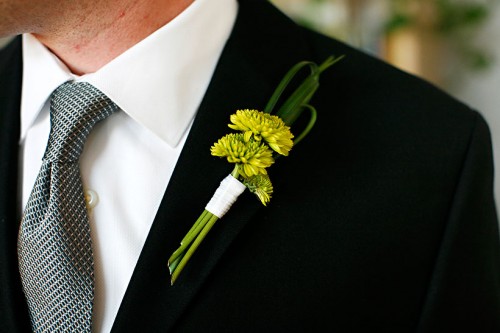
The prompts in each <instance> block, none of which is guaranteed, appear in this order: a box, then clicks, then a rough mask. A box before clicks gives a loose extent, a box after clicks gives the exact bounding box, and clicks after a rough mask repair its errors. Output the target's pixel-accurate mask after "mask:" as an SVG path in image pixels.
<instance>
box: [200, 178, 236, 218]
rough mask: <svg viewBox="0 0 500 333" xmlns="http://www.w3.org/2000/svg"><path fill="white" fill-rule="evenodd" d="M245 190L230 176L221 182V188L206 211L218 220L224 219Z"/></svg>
mask: <svg viewBox="0 0 500 333" xmlns="http://www.w3.org/2000/svg"><path fill="white" fill-rule="evenodd" d="M245 189H246V186H245V185H243V184H242V183H241V182H240V181H239V180H237V179H236V178H234V177H233V176H231V175H229V176H227V177H226V178H224V179H223V180H222V181H221V182H220V186H219V188H218V189H217V190H216V191H215V193H214V195H213V197H212V199H210V202H209V203H208V204H207V206H206V207H205V209H206V210H208V211H209V212H210V213H212V214H214V215H215V216H217V217H218V218H222V217H223V216H224V214H226V213H227V211H228V210H229V208H231V206H232V205H233V203H234V202H235V201H236V199H238V196H239V195H240V194H241V193H243V191H245Z"/></svg>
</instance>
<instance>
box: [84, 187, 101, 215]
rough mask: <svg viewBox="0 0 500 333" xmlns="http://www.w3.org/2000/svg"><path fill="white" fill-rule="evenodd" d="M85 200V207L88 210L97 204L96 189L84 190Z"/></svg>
mask: <svg viewBox="0 0 500 333" xmlns="http://www.w3.org/2000/svg"><path fill="white" fill-rule="evenodd" d="M85 202H86V203H87V208H88V209H89V210H90V209H92V208H94V207H95V206H97V203H98V202H99V196H98V195H97V192H96V191H93V190H86V191H85Z"/></svg>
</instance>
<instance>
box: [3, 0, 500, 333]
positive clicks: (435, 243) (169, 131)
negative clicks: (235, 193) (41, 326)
mask: <svg viewBox="0 0 500 333" xmlns="http://www.w3.org/2000/svg"><path fill="white" fill-rule="evenodd" d="M0 15H1V19H0V33H1V34H3V35H6V34H19V33H29V34H27V35H24V36H23V37H22V38H20V37H18V38H16V39H15V40H14V41H13V42H12V43H11V44H10V45H9V46H7V47H6V48H5V49H4V50H2V52H1V53H0V88H1V90H0V110H1V112H0V128H1V130H0V133H1V137H0V175H1V178H0V228H1V229H0V235H1V236H0V309H1V312H0V326H1V331H2V332H29V331H30V330H31V320H32V319H33V316H34V315H33V311H34V310H32V309H28V306H27V300H26V294H29V293H30V291H29V290H27V289H26V288H25V290H24V292H23V283H22V281H21V277H20V274H19V263H18V253H17V252H18V244H17V242H18V233H19V228H20V221H21V212H22V210H23V209H24V207H25V206H26V202H27V201H28V200H29V193H30V191H31V189H32V187H33V184H34V183H35V178H36V177H37V174H38V170H39V169H40V166H41V165H42V161H41V159H42V157H43V154H44V151H45V147H46V142H47V138H48V136H49V131H50V122H49V108H50V107H51V105H49V104H51V102H50V101H49V96H50V95H51V93H52V91H53V90H54V89H56V88H57V87H58V86H59V85H60V84H62V83H64V82H65V81H68V80H69V81H72V80H73V81H77V82H80V81H83V82H89V83H90V84H92V85H93V86H95V87H97V88H98V89H99V90H100V91H102V92H103V93H104V94H106V95H107V96H108V97H109V98H110V100H111V101H112V102H114V103H116V104H117V106H118V108H119V109H120V111H118V112H117V113H116V114H113V115H111V116H110V117H109V119H106V120H104V121H102V123H100V124H99V125H97V126H96V127H95V128H94V129H93V131H92V133H91V134H90V136H89V138H88V140H87V142H86V144H85V149H84V151H83V154H82V156H81V160H80V163H79V164H80V169H81V174H82V180H83V186H84V188H85V190H86V195H87V197H88V198H91V200H90V201H91V202H89V209H88V213H89V219H90V228H91V238H92V244H93V245H92V247H93V258H94V262H95V265H94V270H95V272H94V274H95V290H94V294H95V300H94V307H93V310H92V330H93V332H109V331H112V332H170V331H172V332H187V331H189V332H195V331H208V332H220V331H226V332H234V331H242V332H256V331H259V330H261V331H298V332H303V331H334V332H415V331H416V332H452V331H455V332H496V331H499V330H500V315H499V314H500V256H499V253H500V252H499V249H500V248H499V242H498V227H497V217H496V212H495V206H494V202H493V194H492V178H493V168H492V157H491V145H490V137H489V132H488V128H487V125H486V124H485V122H484V120H483V119H482V117H481V116H480V115H479V114H478V113H476V112H475V111H472V110H470V109H469V108H468V107H467V106H465V105H463V104H461V103H460V102H458V101H455V100H453V99H452V98H450V97H449V96H446V95H445V94H443V93H442V92H440V91H438V90H437V89H435V88H434V87H432V86H430V85H428V84H426V83H424V82H422V81H420V80H418V79H416V78H414V77H410V76H409V75H407V74H404V73H402V72H400V71H397V70H396V69H394V68H391V67H390V66H387V65H385V64H383V63H381V62H380V61H377V60H375V59H372V58H370V57H368V56H366V55H364V54H362V53H360V52H358V51H356V50H353V49H351V48H350V47H348V46H346V45H344V44H342V43H340V42H337V41H333V40H329V39H327V38H325V37H322V36H320V35H317V34H315V33H312V32H310V31H307V30H305V29H303V28H300V27H298V26H296V25H295V24H293V23H292V22H291V21H289V20H288V19H287V18H286V17H284V16H283V15H282V14H281V13H279V12H278V11H277V10H276V9H274V8H272V7H271V5H269V4H268V3H267V2H266V1H264V0H240V1H239V2H238V3H236V2H235V1H234V0H210V1H208V0H198V1H189V0H185V1H184V0H171V1H160V0H157V1H148V2H136V1H128V0H106V1H99V2H97V3H96V2H95V1H90V0H79V1H71V2H68V1H65V2H58V1H53V0H50V1H30V2H28V1H26V2H25V1H15V0H0ZM330 55H345V58H344V60H342V61H341V62H340V63H338V64H336V65H335V66H334V67H332V68H331V69H329V70H327V71H326V72H324V73H323V75H322V77H321V86H320V89H319V91H318V92H317V94H316V95H315V97H314V99H313V100H312V104H313V105H314V106H315V107H316V109H318V123H317V125H316V126H315V127H314V129H313V131H312V132H311V133H310V134H309V135H308V136H307V137H306V138H305V139H304V141H303V142H301V143H300V145H297V146H296V147H294V149H292V152H291V153H290V157H287V158H286V159H280V160H279V161H277V163H276V164H275V165H273V167H272V168H271V169H270V175H271V178H272V180H273V184H274V188H275V192H274V196H273V199H272V201H271V203H270V204H269V205H268V207H263V206H262V205H260V204H259V202H258V201H257V200H256V199H255V198H254V197H253V195H251V194H249V193H248V191H247V192H246V193H244V194H243V195H242V196H241V197H240V198H239V199H238V201H237V202H236V203H235V205H234V206H233V207H232V209H231V210H230V211H229V212H228V214H227V215H226V216H224V218H223V219H221V220H220V221H218V222H217V224H216V225H215V226H214V228H213V229H212V231H211V232H210V234H209V236H207V238H206V239H205V241H204V242H203V243H202V244H201V246H200V248H199V249H198V251H197V252H196V253H195V255H194V256H193V257H192V259H191V261H190V262H189V264H188V266H186V268H185V270H184V271H183V273H182V275H181V276H180V277H179V279H178V281H177V282H176V283H175V285H173V286H170V283H169V280H170V279H169V272H168V268H167V260H168V257H169V256H170V254H171V253H172V252H173V251H174V250H175V249H176V248H177V247H178V244H179V242H180V240H181V239H182V237H183V236H184V234H185V233H186V232H187V231H188V230H189V228H190V226H191V225H192V223H193V222H194V220H195V219H196V218H197V217H198V215H199V213H200V212H201V210H202V209H203V207H204V206H205V205H206V203H207V202H208V200H209V199H210V197H211V195H212V194H213V191H214V190H215V189H216V188H217V186H218V184H219V182H220V181H221V180H222V179H223V178H224V177H225V176H226V175H227V174H228V173H229V172H230V171H231V167H230V166H228V165H227V163H225V162H223V161H221V160H219V159H216V158H214V157H211V156H210V153H209V150H210V147H211V145H212V144H213V143H214V142H215V141H216V140H217V139H218V138H220V137H221V136H223V135H224V134H226V133H227V132H228V128H227V123H228V121H229V115H230V114H232V113H234V111H235V110H237V109H244V108H259V109H262V108H263V107H264V105H265V103H266V102H267V100H268V99H269V97H270V96H271V94H272V92H273V90H274V88H275V86H276V85H277V84H278V83H279V81H280V79H281V78H282V76H283V75H284V73H285V72H286V71H287V70H288V69H289V68H290V67H291V66H293V65H294V64H296V63H297V62H299V61H302V60H311V61H315V62H318V63H319V62H321V61H323V60H324V59H326V58H327V57H328V56H330ZM293 130H294V128H292V131H293ZM297 130H298V131H299V129H297ZM96 202H97V204H96ZM21 206H22V207H21ZM20 242H21V241H20ZM20 244H21V243H20ZM19 246H21V247H22V246H23V245H22V244H21V245H19ZM48 255H49V254H48ZM42 259H44V258H40V260H42ZM23 278H24V277H23ZM47 278H48V279H49V278H50V277H47ZM28 302H30V301H29V300H28ZM30 304H31V303H30ZM30 314H31V317H32V319H31V320H30ZM72 329H75V328H74V327H70V328H66V330H72ZM53 331H65V328H62V327H55V328H53Z"/></svg>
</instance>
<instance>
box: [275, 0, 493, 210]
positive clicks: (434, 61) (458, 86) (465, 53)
mask: <svg viewBox="0 0 500 333" xmlns="http://www.w3.org/2000/svg"><path fill="white" fill-rule="evenodd" d="M271 2H273V3H274V4H275V5H276V6H277V7H279V8H280V9H281V10H282V11H284V12H285V13H286V14H288V16H290V17H291V18H292V19H294V20H295V21H297V22H299V23H301V24H302V25H306V26H308V27H310V28H312V29H315V30H317V31H320V32H322V33H324V34H326V35H329V36H331V37H335V38H337V39H340V40H342V41H344V42H346V43H347V44H350V45H352V46H355V47H357V48H359V49H362V50H364V51H365V52H367V53H369V54H371V55H373V56H375V57H378V58H381V59H383V60H385V61H387V62H389V63H391V64H393V65H394V66H396V67H399V68H401V69H403V70H405V71H407V72H410V73H412V74H415V75H417V76H420V77H422V78H424V79H426V80H428V81H430V82H432V83H433V84H434V85H436V86H438V87H439V88H441V89H442V90H444V91H446V92H447V93H449V94H451V95H452V96H454V97H456V98H458V99H460V100H462V101H463V102H465V103H466V104H468V105H469V106H471V107H472V108H474V109H476V110H478V111H480V112H481V114H482V115H483V116H484V117H485V118H486V120H487V121H488V124H489V126H490V129H491V132H492V137H493V151H494V155H495V166H496V169H497V175H496V179H495V195H496V201H497V207H499V208H500V0H271Z"/></svg>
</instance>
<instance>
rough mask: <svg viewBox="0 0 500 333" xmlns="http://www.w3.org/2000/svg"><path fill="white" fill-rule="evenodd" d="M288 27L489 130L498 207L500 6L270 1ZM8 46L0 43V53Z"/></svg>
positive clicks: (405, 0)
mask: <svg viewBox="0 0 500 333" xmlns="http://www.w3.org/2000/svg"><path fill="white" fill-rule="evenodd" d="M271 2H273V3H274V4H275V5H276V6H277V7H279V8H280V9H282V10H283V11H284V12H285V13H286V14H288V15H289V16H290V17H291V18H292V19H294V20H295V21H297V22H299V23H300V24H303V25H306V26H308V27H310V28H312V29H315V30H318V31H320V32H322V33H324V34H326V35H329V36H332V37H335V38H337V39H340V40H342V41H344V42H346V43H348V44H350V45H353V46H355V47H357V48H359V49H362V50H364V51H365V52H367V53H370V54H371V55H373V56H375V57H379V58H382V59H384V60H385V61H387V62H389V63H391V64H393V65H395V66H397V67H399V68H401V69H403V70H405V71H408V72H411V73H413V74H415V75H417V76H420V77H422V78H424V79H426V80H428V81H430V82H432V83H434V84H435V85H437V86H438V87H440V88H441V89H443V90H444V91H446V92H448V93H449V94H451V95H453V96H455V97H456V98H458V99H460V100H462V101H464V102H465V103H467V104H469V105H470V106H471V107H472V108H474V109H477V110H479V111H480V112H481V113H482V114H483V116H484V117H485V118H486V120H487V121H488V123H489V125H490V129H491V131H492V136H493V149H494V153H495V165H496V166H497V168H496V169H497V171H498V172H497V177H496V180H495V192H496V200H497V207H500V206H499V203H500V4H499V2H500V0H271ZM5 42H6V40H5V39H4V40H2V39H0V47H1V46H2V45H3V44H5Z"/></svg>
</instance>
